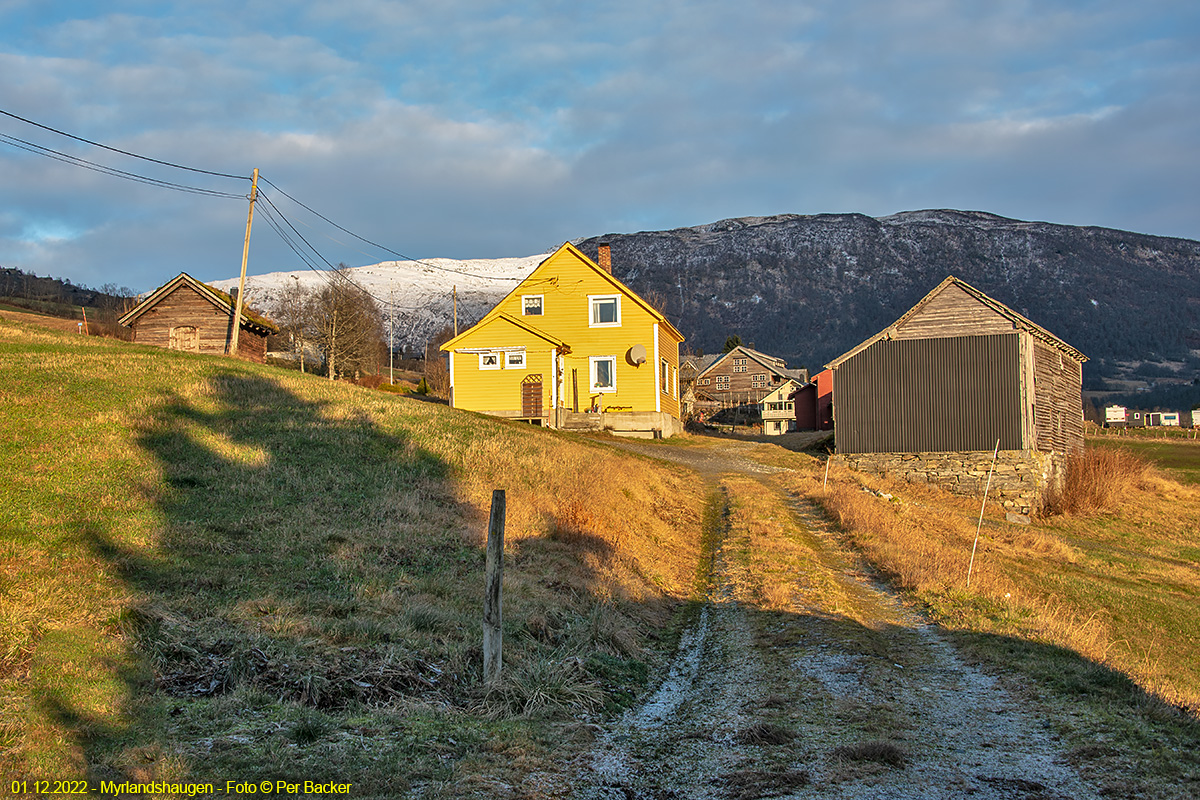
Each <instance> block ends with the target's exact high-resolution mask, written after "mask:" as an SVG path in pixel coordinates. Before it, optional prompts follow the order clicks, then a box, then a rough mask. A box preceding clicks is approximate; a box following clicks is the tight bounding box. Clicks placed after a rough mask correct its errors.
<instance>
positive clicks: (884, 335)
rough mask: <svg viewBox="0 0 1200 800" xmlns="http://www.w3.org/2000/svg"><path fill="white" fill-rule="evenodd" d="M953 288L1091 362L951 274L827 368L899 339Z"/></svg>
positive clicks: (1073, 355)
mask: <svg viewBox="0 0 1200 800" xmlns="http://www.w3.org/2000/svg"><path fill="white" fill-rule="evenodd" d="M951 287H955V288H957V289H959V290H961V291H962V292H964V293H965V294H967V295H968V296H970V297H971V298H973V299H974V300H976V301H977V302H978V303H980V304H981V305H983V306H986V307H987V308H989V309H991V310H992V311H994V312H996V313H997V314H999V315H1000V316H1002V317H1004V318H1005V319H1007V320H1008V321H1009V322H1011V323H1012V325H1013V327H1014V328H1015V329H1016V330H1021V331H1026V332H1027V333H1029V334H1030V335H1032V336H1033V337H1034V338H1035V339H1039V340H1041V341H1043V342H1045V343H1046V344H1048V345H1050V346H1051V347H1054V348H1056V349H1057V350H1060V351H1061V352H1062V353H1064V354H1065V355H1068V356H1070V357H1071V358H1073V359H1075V360H1076V361H1078V362H1080V363H1081V364H1082V363H1083V362H1084V361H1087V360H1088V357H1087V356H1085V355H1084V354H1083V353H1081V352H1080V351H1079V350H1077V349H1075V348H1074V347H1072V346H1071V345H1069V344H1067V343H1066V342H1064V341H1063V340H1062V339H1060V338H1058V337H1057V336H1055V335H1054V334H1053V333H1050V331H1048V330H1046V329H1045V328H1043V327H1042V326H1040V325H1038V324H1037V323H1036V322H1033V321H1032V320H1030V319H1029V318H1028V317H1025V316H1022V315H1021V314H1018V313H1017V312H1016V311H1013V310H1012V309H1011V308H1009V307H1008V306H1006V305H1004V304H1003V303H1001V302H1000V301H998V300H995V299H993V298H991V297H988V296H987V295H986V294H984V293H983V292H981V291H979V290H978V289H976V288H975V287H974V286H972V285H971V284H969V283H967V282H966V281H964V280H961V279H960V278H956V277H954V276H953V275H950V276H948V277H947V278H946V279H945V280H944V281H942V282H941V283H939V284H938V285H937V286H936V287H934V289H933V291H931V292H930V293H929V294H927V295H925V296H924V297H923V298H921V300H920V301H919V302H917V304H916V305H914V306H913V307H912V308H910V309H909V310H908V311H906V312H905V313H904V314H903V315H901V317H900V318H899V319H898V320H896V321H895V322H893V323H892V324H891V325H889V326H887V327H886V328H884V329H883V330H881V331H880V332H879V333H877V334H875V335H874V336H872V337H871V338H869V339H867V340H866V341H864V342H862V343H861V344H859V345H857V346H855V347H853V348H851V349H850V350H847V351H846V352H845V353H842V354H841V355H840V356H838V357H837V358H835V359H833V360H832V361H830V362H829V363H828V364H826V365H825V366H826V368H829V369H833V368H835V367H838V366H840V365H841V364H842V363H843V362H844V361H846V360H847V359H848V358H850V357H851V356H854V355H856V354H858V353H860V352H862V351H863V350H866V349H867V348H868V347H870V346H871V345H873V344H875V342H878V341H879V340H880V339H894V338H897V337H896V331H897V329H899V328H900V327H901V326H903V325H904V323H906V322H908V321H909V320H910V319H912V318H913V317H915V316H916V315H918V314H920V313H921V311H922V310H923V309H924V308H925V307H926V306H927V305H929V303H930V302H932V301H933V300H934V298H936V297H937V296H938V295H940V294H941V293H942V292H944V291H946V290H947V289H949V288H951Z"/></svg>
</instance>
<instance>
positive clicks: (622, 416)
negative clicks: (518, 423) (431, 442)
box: [442, 243, 683, 436]
mask: <svg viewBox="0 0 1200 800" xmlns="http://www.w3.org/2000/svg"><path fill="white" fill-rule="evenodd" d="M682 342H683V334H681V333H680V332H679V331H678V330H676V329H675V326H674V325H672V324H671V323H670V322H668V321H667V318H666V317H664V316H663V315H662V314H661V313H660V312H659V311H657V310H655V309H654V308H653V307H652V306H651V305H650V304H649V303H647V302H646V301H645V300H643V299H642V298H640V297H638V296H637V295H636V294H635V293H634V292H633V291H632V290H631V289H630V288H629V287H628V286H626V285H625V284H623V283H621V282H620V281H619V280H617V279H616V278H614V277H613V275H612V267H611V259H610V257H609V249H608V246H607V245H601V246H600V263H599V264H597V263H596V262H594V261H592V260H591V259H590V258H588V257H587V256H585V255H584V254H583V253H581V252H580V251H579V250H578V249H577V248H575V247H574V246H573V245H571V244H570V243H567V244H564V245H563V246H562V247H560V248H558V250H556V251H555V252H554V253H553V255H551V256H550V257H549V258H547V259H546V260H545V261H543V262H542V263H541V264H539V265H538V266H537V268H536V269H534V271H533V272H532V273H530V275H529V276H528V277H527V278H525V280H523V281H522V282H521V283H520V284H519V285H518V286H517V288H515V289H514V290H513V291H512V292H510V293H509V294H508V295H507V296H506V297H505V298H504V299H503V300H501V301H500V303H499V304H497V305H496V307H495V308H493V309H492V310H491V311H489V312H488V313H487V314H486V315H485V316H484V317H483V319H481V320H480V321H479V322H478V323H477V324H476V325H474V326H473V327H471V328H469V329H468V330H466V331H464V332H462V333H461V334H459V335H458V336H456V337H454V338H453V339H451V340H450V341H448V342H446V343H445V344H444V345H442V350H444V351H445V352H447V353H448V354H449V359H450V404H451V405H452V406H453V407H454V408H462V409H467V410H469V411H479V412H482V413H484V414H490V415H492V416H497V417H508V418H511V419H521V420H527V421H529V422H532V423H534V424H538V425H546V426H549V427H553V428H570V429H596V430H600V429H608V430H612V431H613V432H614V433H617V434H624V435H630V436H671V435H673V434H675V433H677V432H679V431H680V430H681V426H680V423H679V345H680V344H681V343H682Z"/></svg>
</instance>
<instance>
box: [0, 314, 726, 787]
mask: <svg viewBox="0 0 1200 800" xmlns="http://www.w3.org/2000/svg"><path fill="white" fill-rule="evenodd" d="M0 371H2V373H3V374H4V376H5V378H4V381H3V383H0V500H2V502H0V529H2V530H3V538H2V540H0V576H2V578H3V588H2V590H0V773H3V774H5V775H9V776H18V777H19V776H28V777H29V778H35V777H42V778H45V777H54V778H87V779H91V780H92V781H94V782H95V781H99V780H101V779H111V780H122V779H129V780H138V781H149V780H169V781H184V780H198V779H216V780H225V779H234V780H266V779H285V780H296V779H297V778H298V779H300V780H305V779H308V778H310V777H311V778H312V779H314V780H317V779H325V780H338V781H342V782H349V783H354V784H355V790H354V794H355V796H359V797H367V796H372V795H382V796H388V795H390V796H395V795H397V794H403V793H405V792H409V791H413V790H414V789H415V788H420V789H421V791H422V793H424V794H425V795H427V796H431V797H437V796H443V795H444V796H461V795H463V794H464V793H469V792H471V791H488V786H489V785H491V784H490V783H489V782H494V783H495V784H496V786H500V785H507V786H508V787H509V789H510V790H511V789H513V787H517V786H519V785H520V784H521V783H522V781H527V780H536V773H537V771H538V769H539V767H540V766H542V765H544V764H546V763H548V762H549V761H551V760H553V759H554V758H556V757H558V756H559V755H561V753H560V752H559V751H561V750H562V749H564V748H566V749H567V750H569V749H570V748H571V747H573V746H575V745H576V744H579V743H580V742H583V741H586V739H587V736H588V733H587V729H586V727H585V726H580V725H579V724H578V723H577V720H576V717H577V716H578V715H580V714H585V713H598V712H601V711H602V710H604V709H606V708H607V709H610V710H611V709H615V708H618V707H620V705H621V704H623V703H628V702H630V700H631V698H632V696H633V694H634V693H635V692H636V691H637V690H638V689H639V687H640V686H641V685H642V684H643V683H644V681H645V680H646V676H647V674H648V670H649V668H650V666H651V663H652V662H653V659H654V657H655V656H654V654H655V652H656V648H657V647H658V645H660V644H661V642H660V639H661V637H663V636H665V635H667V634H665V633H664V631H667V630H669V622H670V620H671V618H672V615H673V614H674V613H675V612H676V610H677V609H678V608H679V607H680V604H681V603H682V602H683V601H684V600H685V599H687V598H688V597H690V595H691V593H692V591H693V588H694V585H695V577H696V574H697V564H698V559H699V554H700V529H701V520H700V516H701V513H700V511H701V509H702V507H703V505H704V497H703V492H702V490H701V489H699V488H697V487H695V486H694V484H693V482H692V481H691V480H690V479H689V478H688V476H687V475H686V474H685V473H683V472H682V471H680V470H676V469H673V468H670V467H667V466H663V465H659V464H656V463H651V462H649V461H648V460H646V459H642V458H637V457H634V456H626V455H622V454H619V453H615V452H613V451H612V450H611V449H609V448H605V447H601V446H598V445H596V444H594V443H591V442H588V441H585V440H580V439H573V438H571V437H565V436H561V435H555V434H551V433H548V432H545V431H542V430H539V429H534V428H529V427H524V426H519V425H512V424H506V423H503V422H500V421H497V420H492V419H488V418H484V417H480V416H476V415H471V414H464V413H460V412H455V411H451V410H449V409H446V408H444V407H441V406H437V405H433V404H427V403H422V402H419V401H416V400H409V399H405V398H400V397H394V396H390V395H385V394H383V393H379V392H373V391H369V390H366V389H362V388H358V387H353V386H347V385H343V384H334V383H330V382H329V381H326V380H323V379H320V378H316V377H313V376H308V375H300V374H297V373H295V372H289V371H283V370H279V369H275V368H271V367H263V366H257V365H251V364H245V363H241V362H236V361H231V360H228V359H220V358H211V357H204V356H196V355H189V354H182V353H173V352H167V351H163V350H156V349H152V348H144V347H138V346H132V345H127V344H123V343H119V342H114V341H109V340H100V339H95V338H91V339H84V338H83V337H69V336H65V335H61V334H56V333H54V332H50V331H45V330H40V329H36V328H33V327H28V326H23V325H13V324H9V323H2V322H0ZM494 488H504V489H506V491H507V499H508V511H509V513H508V524H507V548H506V559H507V565H506V567H507V570H506V575H505V581H504V591H505V618H504V636H505V677H504V679H503V680H502V681H501V683H500V684H498V685H495V686H484V685H483V684H482V683H481V680H480V671H481V650H480V646H479V637H480V634H479V617H480V606H481V602H482V600H481V598H482V587H483V562H484V555H483V541H484V537H485V535H486V524H487V514H488V506H489V503H490V498H491V492H492V490H493V489H494ZM497 791H499V790H498V789H497Z"/></svg>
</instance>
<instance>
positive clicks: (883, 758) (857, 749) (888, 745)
mask: <svg viewBox="0 0 1200 800" xmlns="http://www.w3.org/2000/svg"><path fill="white" fill-rule="evenodd" d="M829 757H830V758H832V759H835V760H837V761H856V762H857V761H869V762H873V763H876V764H886V765H887V766H889V767H896V768H897V769H903V768H904V767H905V766H906V765H907V764H908V752H907V751H906V750H905V749H904V748H903V747H900V746H899V745H898V744H895V743H893V742H885V741H873V742H859V743H857V744H847V745H842V746H841V747H835V748H833V750H831V751H830V752H829Z"/></svg>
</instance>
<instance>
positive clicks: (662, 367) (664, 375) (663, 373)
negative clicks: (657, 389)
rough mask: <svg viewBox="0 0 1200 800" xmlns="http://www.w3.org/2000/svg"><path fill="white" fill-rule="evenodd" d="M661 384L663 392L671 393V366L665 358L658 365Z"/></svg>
mask: <svg viewBox="0 0 1200 800" xmlns="http://www.w3.org/2000/svg"><path fill="white" fill-rule="evenodd" d="M658 377H659V384H660V386H661V388H662V391H663V392H665V393H667V394H670V393H671V364H670V362H668V361H667V360H666V359H665V358H664V359H663V360H662V361H660V362H659V364H658Z"/></svg>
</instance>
